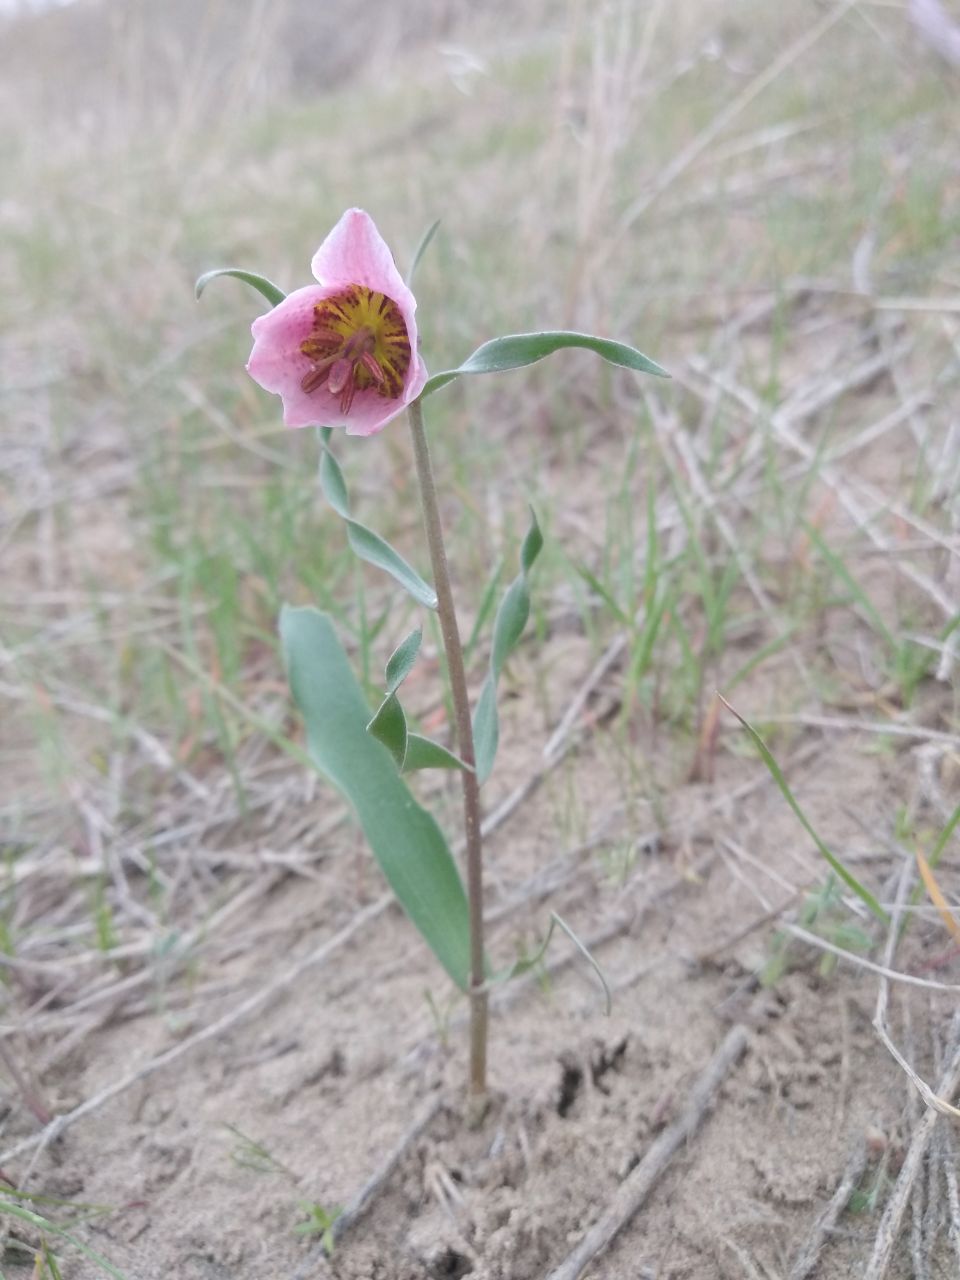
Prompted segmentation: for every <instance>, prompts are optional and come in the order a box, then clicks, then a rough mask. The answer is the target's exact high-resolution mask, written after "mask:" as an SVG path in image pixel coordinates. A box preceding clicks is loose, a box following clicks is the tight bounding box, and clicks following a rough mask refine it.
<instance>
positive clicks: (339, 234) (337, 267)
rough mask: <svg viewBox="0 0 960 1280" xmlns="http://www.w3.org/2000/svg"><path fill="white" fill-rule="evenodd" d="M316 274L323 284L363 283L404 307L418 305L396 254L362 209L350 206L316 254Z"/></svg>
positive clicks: (314, 271) (314, 266)
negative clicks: (400, 268) (399, 268)
mask: <svg viewBox="0 0 960 1280" xmlns="http://www.w3.org/2000/svg"><path fill="white" fill-rule="evenodd" d="M311 266H312V267H313V274H314V275H315V276H316V278H317V280H318V281H319V283H320V284H322V285H330V284H333V285H337V286H342V285H349V284H363V285H366V287H367V288H368V289H373V290H374V291H375V292H377V293H385V294H386V295H387V297H388V298H393V300H394V302H396V303H397V304H398V306H400V307H401V308H402V307H404V306H406V305H409V307H410V308H411V310H413V309H415V308H416V305H417V304H416V302H415V301H414V298H413V294H412V293H411V292H410V290H409V289H408V288H407V286H406V285H405V284H404V282H403V277H402V276H401V275H400V272H399V271H398V270H397V265H396V263H395V262H394V260H393V254H392V253H391V252H390V250H389V248H388V247H387V244H386V241H385V240H384V239H383V237H382V236H381V234H380V232H379V231H378V230H377V225H376V223H375V222H374V220H373V219H372V218H371V217H370V215H369V213H365V212H364V211H363V209H348V210H347V212H346V213H345V214H344V215H343V217H342V218H341V219H340V221H339V222H338V223H337V225H336V226H335V227H334V228H333V230H332V231H331V232H330V234H329V235H328V236H327V238H326V240H324V242H323V244H322V245H321V246H320V248H319V249H318V250H317V252H316V253H315V254H314V255H313V262H312V263H311Z"/></svg>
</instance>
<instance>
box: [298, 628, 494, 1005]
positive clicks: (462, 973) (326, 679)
mask: <svg viewBox="0 0 960 1280" xmlns="http://www.w3.org/2000/svg"><path fill="white" fill-rule="evenodd" d="M280 637H281V640H282V643H283V651H284V655H285V657H286V663H287V671H288V674H289V677H290V686H291V689H292V690H293V696H294V698H295V700H296V703H297V706H298V707H299V708H300V712H301V714H302V715H303V718H304V721H305V723H306V727H307V747H308V750H309V752H310V756H311V758H312V760H313V763H314V765H315V766H316V767H317V768H318V769H319V770H320V772H321V773H322V774H324V776H325V777H326V778H327V779H328V780H329V781H330V782H331V783H332V784H333V785H334V786H335V787H336V788H337V789H338V790H339V791H340V792H342V794H343V795H344V796H345V797H346V798H347V800H348V801H349V802H350V804H351V805H352V807H353V809H354V810H355V812H356V814H357V817H358V818H359V820H360V824H361V826H362V827H363V830H364V834H365V835H366V837H367V841H368V843H369V845H370V848H371V849H372V851H373V854H374V857H375V858H376V859H377V861H378V863H379V864H380V867H381V869H382V870H383V873H384V875H385V876H386V877H387V880H388V881H389V883H390V887H391V888H392V889H393V892H394V893H395V894H396V896H397V901H398V902H399V903H400V905H401V906H402V907H403V909H404V911H406V913H407V915H408V916H409V917H410V919H411V920H412V921H413V923H414V925H416V927H417V929H418V930H419V931H420V933H421V935H422V936H423V938H424V940H425V941H426V943H427V945H428V946H429V947H430V949H431V950H432V951H433V953H434V955H435V956H436V957H437V959H438V960H439V961H440V963H441V964H442V965H443V967H444V969H446V971H447V973H448V974H449V975H450V977H451V978H452V979H453V981H454V982H455V983H456V984H457V986H458V987H460V988H461V990H466V989H467V985H468V974H469V965H470V948H469V916H468V911H467V898H466V894H465V893H464V890H463V884H462V882H461V880H460V874H459V872H458V870H457V866H456V863H455V862H454V860H453V856H452V854H451V853H450V850H449V848H448V846H447V842H446V840H445V839H444V836H443V833H442V832H441V830H440V828H439V827H438V826H437V824H436V822H435V821H434V819H433V817H432V816H431V815H430V814H429V813H427V811H426V810H425V809H423V808H421V806H420V805H419V804H417V802H416V800H415V799H414V798H413V796H412V795H411V793H410V791H409V789H408V787H407V786H406V784H405V783H404V782H403V780H402V779H401V778H400V776H399V774H398V773H397V768H396V765H395V764H394V761H393V759H392V758H391V756H390V754H389V752H388V751H387V750H386V748H385V747H383V746H381V745H380V743H379V742H377V741H376V739H374V738H372V737H371V736H370V735H369V734H368V733H367V731H366V725H367V722H368V721H369V719H370V713H369V710H368V708H367V704H366V701H365V699H364V697H363V694H362V692H361V690H360V686H359V685H358V684H357V681H356V678H355V677H354V674H353V671H352V670H351V667H350V663H349V662H348V660H347V655H346V653H345V652H344V649H343V646H342V645H341V643H340V640H339V639H338V637H337V634H336V632H335V630H334V628H333V624H332V622H331V620H330V618H329V617H328V616H327V615H326V614H323V613H320V611H319V610H317V609H312V608H302V609H296V608H291V607H290V606H285V607H284V609H283V610H282V612H281V614H280Z"/></svg>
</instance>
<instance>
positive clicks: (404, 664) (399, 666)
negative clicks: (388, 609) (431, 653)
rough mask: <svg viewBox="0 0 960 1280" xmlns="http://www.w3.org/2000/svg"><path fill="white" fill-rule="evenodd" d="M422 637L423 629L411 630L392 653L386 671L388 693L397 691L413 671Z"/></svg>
mask: <svg viewBox="0 0 960 1280" xmlns="http://www.w3.org/2000/svg"><path fill="white" fill-rule="evenodd" d="M422 638H423V631H422V630H421V629H420V627H417V629H416V631H411V632H410V634H409V635H408V636H407V638H406V640H402V641H401V642H400V644H398V645H397V647H396V649H394V651H393V653H391V655H390V657H389V659H388V660H387V667H386V671H385V673H384V674H385V675H386V678H387V693H396V692H397V690H398V689H399V688H400V686H401V685H402V684H403V682H404V680H406V678H407V676H408V675H409V674H410V672H411V671H412V669H413V664H414V663H415V662H416V660H417V654H418V653H419V652H420V641H421V639H422Z"/></svg>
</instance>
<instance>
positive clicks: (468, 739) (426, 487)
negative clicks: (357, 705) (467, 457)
mask: <svg viewBox="0 0 960 1280" xmlns="http://www.w3.org/2000/svg"><path fill="white" fill-rule="evenodd" d="M407 413H408V415H409V418H410V431H411V434H412V436H413V454H414V458H415V459H416V464H417V480H418V481H419V484H420V501H421V504H422V506H423V522H424V525H425V527H426V532H427V544H428V545H429V547H430V561H431V564H432V566H433V579H434V584H435V586H436V588H437V613H438V615H439V618H440V630H441V632H442V634H443V647H444V650H445V651H446V655H447V670H448V671H449V673H450V691H451V693H452V695H453V709H454V716H455V718H456V727H457V747H458V750H459V752H460V758H461V760H463V762H464V763H465V764H468V765H470V768H469V769H461V771H460V778H461V781H462V783H463V826H464V835H465V837H466V843H467V899H468V901H469V904H470V1094H471V1096H472V1097H474V1098H477V1099H480V1098H482V1097H483V1096H484V1095H485V1094H486V1091H487V993H486V990H485V983H486V973H485V971H484V963H483V844H482V837H481V834H480V785H479V783H478V782H477V775H476V773H475V772H474V769H473V765H474V763H475V756H474V750H473V724H472V722H471V719H470V699H469V696H468V694H467V676H466V672H465V671H464V667H463V646H462V645H461V643H460V629H459V627H458V626H457V614H456V610H455V608H454V604H453V591H452V590H451V587H450V571H449V569H448V568H447V553H446V550H445V548H444V545H443V528H442V526H441V524H440V508H439V506H438V505H437V490H436V486H435V484H434V481H433V469H432V468H431V466H430V450H429V448H428V446H427V435H426V432H425V430H424V426H423V409H422V407H421V404H420V401H419V400H414V402H413V404H411V405H410V407H409V409H408V410H407Z"/></svg>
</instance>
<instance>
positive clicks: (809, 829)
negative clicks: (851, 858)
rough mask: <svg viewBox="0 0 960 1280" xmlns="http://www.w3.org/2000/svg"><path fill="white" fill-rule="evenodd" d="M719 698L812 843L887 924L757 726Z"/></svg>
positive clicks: (871, 897) (882, 911)
mask: <svg viewBox="0 0 960 1280" xmlns="http://www.w3.org/2000/svg"><path fill="white" fill-rule="evenodd" d="M717 697H718V698H719V699H720V701H721V702H722V703H723V705H724V706H725V707H726V708H727V710H728V711H731V712H732V713H733V714H734V715H735V716H736V717H737V719H738V720H739V721H740V723H741V724H742V725H743V727H744V729H746V731H747V733H748V734H749V735H750V737H751V739H752V741H753V745H754V746H755V747H756V748H757V751H759V753H760V758H761V759H762V760H763V763H764V764H765V765H766V766H767V768H768V769H769V770H770V775H771V777H772V778H773V780H774V782H775V783H776V784H777V786H778V787H779V789H780V794H781V795H782V796H783V798H784V800H786V802H787V804H788V805H789V806H790V808H791V809H792V810H793V812H794V813H795V814H796V816H797V818H798V819H799V821H800V825H801V826H802V827H803V829H804V831H806V833H807V835H808V836H809V837H810V839H811V840H812V841H813V843H814V844H815V845H816V846H817V848H818V849H819V850H820V852H821V853H822V854H823V856H824V858H826V860H827V862H828V863H829V864H830V866H831V867H832V868H833V870H834V871H835V872H836V873H837V875H838V876H839V877H840V879H841V880H842V881H843V883H844V884H845V885H846V886H847V888H848V889H852V890H853V892H854V893H855V894H856V895H857V897H858V898H859V899H860V900H861V902H864V903H865V904H866V905H867V906H868V907H869V908H870V910H871V911H872V912H873V914H874V915H875V916H876V917H877V919H878V920H880V921H882V922H883V923H884V924H887V923H889V916H888V915H887V913H886V911H884V909H883V907H881V905H880V903H879V902H878V901H877V900H876V898H875V897H874V896H873V894H872V893H871V892H870V890H869V889H867V888H865V886H864V885H862V884H861V883H860V881H859V880H858V879H857V877H856V876H855V875H854V874H853V872H852V871H848V870H847V868H846V867H845V866H844V864H843V863H842V862H841V861H840V859H839V858H838V857H837V856H836V854H835V853H832V852H831V851H830V849H828V848H827V846H826V844H824V842H823V841H822V840H821V839H820V837H819V836H818V835H817V833H816V831H814V829H813V826H812V825H811V823H810V821H809V820H808V818H807V815H806V814H805V813H804V812H803V810H802V809H801V808H800V805H799V804H798V803H797V800H796V798H795V796H794V794H793V792H792V791H791V790H790V787H789V785H788V783H787V780H786V778H785V777H784V776H783V771H782V770H781V768H780V766H779V765H778V764H777V762H776V760H775V759H774V758H773V754H772V752H771V751H770V748H769V747H768V746H767V744H766V743H765V742H764V740H763V739H762V738H761V737H760V735H759V733H757V731H756V729H754V727H753V725H752V724H750V723H749V722H748V721H747V720H745V719H744V718H743V716H742V715H741V714H740V712H739V711H737V710H736V709H735V708H734V707H731V705H730V703H729V702H728V701H727V700H726V698H725V697H724V696H723V694H722V693H718V694H717Z"/></svg>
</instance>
